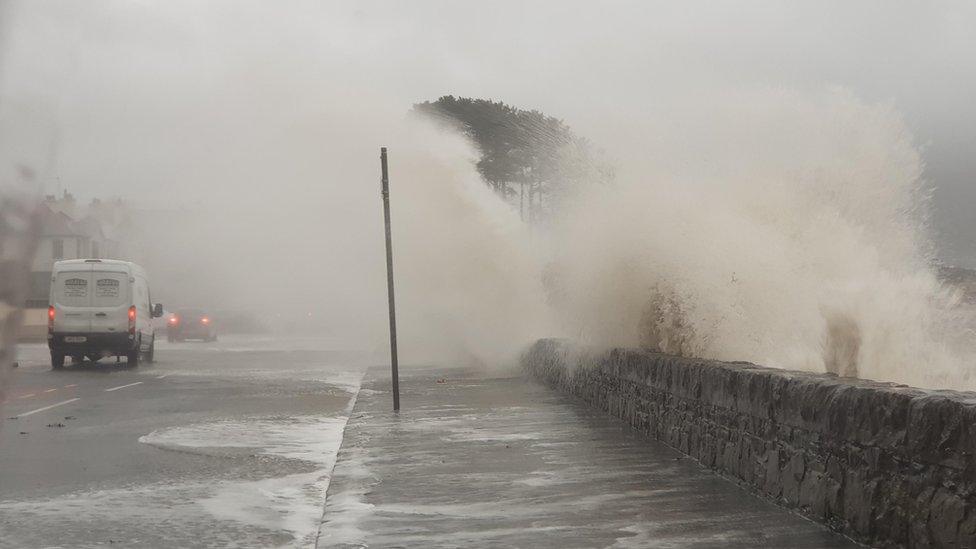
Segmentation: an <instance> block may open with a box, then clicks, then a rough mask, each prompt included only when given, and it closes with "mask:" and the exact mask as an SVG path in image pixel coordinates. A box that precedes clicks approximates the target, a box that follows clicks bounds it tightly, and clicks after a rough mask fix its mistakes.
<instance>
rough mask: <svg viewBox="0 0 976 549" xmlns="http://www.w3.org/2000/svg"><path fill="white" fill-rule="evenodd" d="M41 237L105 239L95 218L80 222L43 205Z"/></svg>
mask: <svg viewBox="0 0 976 549" xmlns="http://www.w3.org/2000/svg"><path fill="white" fill-rule="evenodd" d="M40 216H41V236H84V237H88V238H104V235H103V233H102V228H101V224H100V223H99V222H98V220H97V219H95V218H93V217H86V218H85V219H82V220H80V221H75V220H74V219H71V217H69V216H68V215H67V214H65V213H63V212H59V211H56V210H52V209H51V207H50V206H48V205H47V204H43V203H42V204H41V207H40Z"/></svg>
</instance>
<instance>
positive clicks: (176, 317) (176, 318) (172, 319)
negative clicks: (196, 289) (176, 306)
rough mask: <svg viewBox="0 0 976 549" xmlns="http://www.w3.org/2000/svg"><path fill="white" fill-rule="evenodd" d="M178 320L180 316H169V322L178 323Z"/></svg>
mask: <svg viewBox="0 0 976 549" xmlns="http://www.w3.org/2000/svg"><path fill="white" fill-rule="evenodd" d="M179 322H180V318H179V317H178V316H176V315H173V316H171V317H169V323H170V324H178V323H179Z"/></svg>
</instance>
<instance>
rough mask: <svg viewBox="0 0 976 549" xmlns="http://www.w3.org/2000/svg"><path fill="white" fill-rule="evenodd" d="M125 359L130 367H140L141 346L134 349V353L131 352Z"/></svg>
mask: <svg viewBox="0 0 976 549" xmlns="http://www.w3.org/2000/svg"><path fill="white" fill-rule="evenodd" d="M125 359H126V361H127V364H128V365H129V366H138V365H139V346H138V345H136V348H135V349H133V350H132V351H129V354H127V355H126V357H125Z"/></svg>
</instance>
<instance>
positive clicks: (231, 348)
mask: <svg viewBox="0 0 976 549" xmlns="http://www.w3.org/2000/svg"><path fill="white" fill-rule="evenodd" d="M20 355H21V367H20V368H19V369H18V370H17V373H16V374H15V375H16V378H15V379H14V384H13V390H12V391H11V394H10V396H9V398H8V401H7V402H5V403H3V405H2V408H0V411H2V414H3V420H2V428H0V547H36V546H54V547H58V546H65V547H67V546H71V547H90V546H102V545H109V544H119V545H118V546H134V545H139V546H151V547H156V546H170V547H176V546H215V545H217V546H228V545H229V546H252V547H253V546H280V545H284V546H307V545H310V544H314V540H315V535H316V533H317V527H318V521H319V519H320V517H321V512H322V504H323V502H324V498H325V492H326V489H327V487H328V483H329V477H330V474H331V470H332V467H333V464H334V461H335V455H336V452H337V450H338V447H339V445H340V443H341V440H342V430H343V428H344V426H345V423H346V420H347V417H348V414H349V411H350V410H351V408H352V405H353V404H354V402H355V397H356V394H357V392H358V390H359V383H360V379H361V367H360V365H362V364H363V357H362V356H361V355H357V354H356V353H352V352H345V351H336V350H334V349H329V346H328V345H326V344H323V343H321V342H318V341H315V340H302V339H295V338H291V339H275V338H243V337H238V338H230V337H226V338H223V339H222V340H221V341H219V342H213V343H199V342H185V343H166V342H158V343H157V353H156V362H155V363H153V364H146V363H144V362H143V363H142V364H141V365H140V366H139V367H137V368H128V367H127V366H126V365H125V364H124V362H123V363H122V364H116V363H115V361H114V360H110V359H105V360H102V361H100V362H99V363H97V364H92V363H90V362H84V363H82V364H80V365H71V366H68V367H66V368H65V369H64V370H62V371H52V370H51V369H50V365H49V363H48V359H47V349H46V347H44V346H43V345H28V346H24V347H22V348H21V352H20Z"/></svg>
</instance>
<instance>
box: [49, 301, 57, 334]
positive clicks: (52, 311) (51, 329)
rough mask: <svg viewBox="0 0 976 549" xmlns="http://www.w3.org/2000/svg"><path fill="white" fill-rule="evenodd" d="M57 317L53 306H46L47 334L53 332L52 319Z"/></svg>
mask: <svg viewBox="0 0 976 549" xmlns="http://www.w3.org/2000/svg"><path fill="white" fill-rule="evenodd" d="M56 315H57V311H56V310H55V309H54V305H48V306H47V331H48V333H52V332H54V317H55V316H56Z"/></svg>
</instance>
